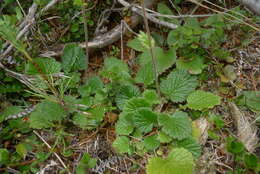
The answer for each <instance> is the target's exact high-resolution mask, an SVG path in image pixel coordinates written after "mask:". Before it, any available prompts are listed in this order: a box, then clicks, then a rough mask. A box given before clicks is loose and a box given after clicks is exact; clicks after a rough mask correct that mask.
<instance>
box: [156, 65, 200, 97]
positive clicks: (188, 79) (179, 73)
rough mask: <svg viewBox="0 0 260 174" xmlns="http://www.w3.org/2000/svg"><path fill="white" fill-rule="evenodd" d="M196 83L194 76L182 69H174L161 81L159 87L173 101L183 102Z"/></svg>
mask: <svg viewBox="0 0 260 174" xmlns="http://www.w3.org/2000/svg"><path fill="white" fill-rule="evenodd" d="M197 85H198V82H197V79H196V77H194V76H191V75H189V74H188V73H187V72H186V71H184V70H175V71H173V72H171V73H170V74H169V75H168V76H167V79H165V80H163V81H162V82H161V85H160V89H161V91H162V93H163V94H164V95H165V96H166V97H167V98H170V100H172V101H173V102H183V101H185V100H186V98H187V97H188V95H189V94H190V93H191V92H192V91H193V90H194V89H195V88H196V87H197Z"/></svg>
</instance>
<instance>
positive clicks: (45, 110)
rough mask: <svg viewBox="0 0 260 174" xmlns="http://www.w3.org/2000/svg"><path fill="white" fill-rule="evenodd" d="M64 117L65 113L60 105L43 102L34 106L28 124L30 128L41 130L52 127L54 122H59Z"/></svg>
mask: <svg viewBox="0 0 260 174" xmlns="http://www.w3.org/2000/svg"><path fill="white" fill-rule="evenodd" d="M65 117H66V112H65V110H64V109H63V107H62V106H61V105H60V104H58V103H54V102H51V101H47V100H44V101H42V102H41V103H39V104H37V105H36V108H35V110H34V111H33V112H32V113H31V115H30V119H29V123H30V127H32V128H35V129H42V128H48V127H52V126H54V123H53V122H54V121H61V120H62V119H63V118H65Z"/></svg>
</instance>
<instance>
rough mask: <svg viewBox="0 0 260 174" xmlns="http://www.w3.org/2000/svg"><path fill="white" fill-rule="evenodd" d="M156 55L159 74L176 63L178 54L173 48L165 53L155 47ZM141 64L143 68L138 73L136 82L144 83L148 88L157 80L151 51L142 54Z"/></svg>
mask: <svg viewBox="0 0 260 174" xmlns="http://www.w3.org/2000/svg"><path fill="white" fill-rule="evenodd" d="M154 55H155V58H156V65H157V71H158V73H159V74H161V73H163V72H164V71H166V70H167V69H168V68H170V67H171V66H172V65H173V64H174V63H175V61H176V52H175V50H174V49H173V48H171V49H170V50H168V51H164V50H163V49H162V48H160V47H155V48H154ZM139 63H140V65H141V67H140V69H139V71H138V72H137V75H136V82H137V83H144V84H145V85H146V86H148V85H150V84H152V83H153V82H154V80H155V77H154V68H153V62H152V56H151V53H150V51H149V50H147V51H145V52H144V53H143V54H141V56H140V58H139Z"/></svg>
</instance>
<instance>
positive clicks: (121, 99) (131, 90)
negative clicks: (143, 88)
mask: <svg viewBox="0 0 260 174" xmlns="http://www.w3.org/2000/svg"><path fill="white" fill-rule="evenodd" d="M140 94H141V93H140V90H139V88H138V87H136V86H134V85H124V86H122V87H120V89H119V91H118V93H117V94H116V99H115V101H116V104H117V107H118V108H119V109H121V110H122V109H123V108H124V105H125V103H126V101H127V100H129V99H131V98H133V97H138V96H140Z"/></svg>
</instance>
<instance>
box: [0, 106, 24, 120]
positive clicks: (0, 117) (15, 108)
mask: <svg viewBox="0 0 260 174" xmlns="http://www.w3.org/2000/svg"><path fill="white" fill-rule="evenodd" d="M22 111H23V110H22V108H20V107H18V106H9V107H7V108H6V109H5V110H4V111H3V112H1V113H0V123H1V122H3V121H4V120H5V118H6V117H8V116H9V115H15V114H18V113H20V112H22Z"/></svg>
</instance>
